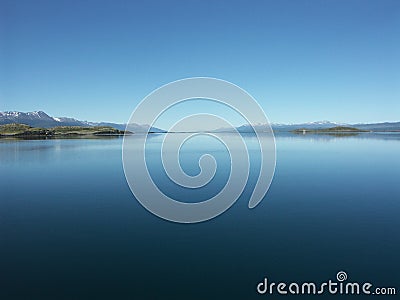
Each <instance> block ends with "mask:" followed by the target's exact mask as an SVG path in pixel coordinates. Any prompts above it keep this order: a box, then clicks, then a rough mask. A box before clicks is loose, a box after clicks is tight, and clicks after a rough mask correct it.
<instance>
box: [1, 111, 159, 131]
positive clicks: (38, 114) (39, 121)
mask: <svg viewBox="0 0 400 300" xmlns="http://www.w3.org/2000/svg"><path fill="white" fill-rule="evenodd" d="M11 123H19V124H26V125H29V126H32V127H42V128H51V127H56V126H85V127H87V126H90V127H91V126H110V127H113V128H115V129H118V130H125V128H126V124H118V123H108V122H88V121H80V120H77V119H74V118H67V117H58V118H57V117H51V116H49V115H48V114H46V113H45V112H43V111H33V112H26V113H24V112H19V111H5V112H0V125H4V124H11ZM149 127H150V126H149V125H145V124H135V123H133V124H129V126H128V130H129V131H131V132H135V133H144V132H147V131H148V130H149ZM149 131H150V132H160V133H161V132H165V131H164V130H162V129H159V128H156V127H151V128H150V130H149Z"/></svg>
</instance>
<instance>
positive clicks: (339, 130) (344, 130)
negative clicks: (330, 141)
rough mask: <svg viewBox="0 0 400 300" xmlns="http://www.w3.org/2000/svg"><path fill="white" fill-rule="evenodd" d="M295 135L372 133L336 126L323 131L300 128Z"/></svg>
mask: <svg viewBox="0 0 400 300" xmlns="http://www.w3.org/2000/svg"><path fill="white" fill-rule="evenodd" d="M292 132H293V133H297V134H299V133H302V134H306V133H328V134H340V133H344V134H345V133H361V132H370V131H368V130H362V129H358V128H355V127H347V126H336V127H330V128H321V129H307V128H299V129H295V130H292Z"/></svg>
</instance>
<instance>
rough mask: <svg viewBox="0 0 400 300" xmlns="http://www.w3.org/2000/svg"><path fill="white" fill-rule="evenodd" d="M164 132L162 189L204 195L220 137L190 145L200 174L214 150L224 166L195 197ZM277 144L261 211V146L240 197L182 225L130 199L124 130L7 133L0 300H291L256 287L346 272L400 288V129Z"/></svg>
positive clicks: (189, 167) (218, 180) (189, 157)
mask: <svg viewBox="0 0 400 300" xmlns="http://www.w3.org/2000/svg"><path fill="white" fill-rule="evenodd" d="M133 138H134V137H133ZM160 141H161V136H153V137H152V138H151V141H150V144H151V145H150V147H149V148H150V152H151V153H150V154H149V155H152V157H153V158H154V159H152V160H151V163H150V171H151V172H152V174H153V176H155V178H156V179H157V180H159V182H161V186H160V188H161V189H163V191H164V192H165V193H167V194H170V195H174V196H175V197H177V198H179V199H180V200H181V201H185V200H187V199H189V198H190V199H191V201H194V200H196V201H199V200H203V199H204V198H205V197H208V196H209V195H211V194H213V193H215V192H216V191H217V190H218V189H219V188H220V187H221V186H223V185H224V180H226V178H227V176H228V175H229V174H228V172H227V170H228V166H229V165H228V164H226V161H227V153H226V152H225V149H224V148H223V146H222V145H220V144H218V143H214V142H209V143H208V142H207V143H206V142H205V141H204V140H201V139H200V140H197V141H196V140H193V141H191V142H189V143H188V144H187V145H186V146H184V147H183V148H182V164H183V169H184V170H185V171H186V172H187V173H188V174H191V175H195V174H196V173H197V172H198V165H197V163H196V162H197V158H198V157H199V156H200V155H201V154H203V153H204V152H203V151H204V150H205V149H206V148H210V147H211V152H212V153H213V154H214V155H215V156H216V158H217V160H221V161H222V163H220V164H219V167H218V171H217V174H216V177H215V182H213V183H211V184H210V186H209V187H208V189H207V190H205V191H203V193H201V194H199V195H197V196H196V195H195V194H193V191H190V190H187V189H183V188H177V187H174V186H173V185H172V184H171V182H169V181H168V180H167V179H166V178H165V174H164V173H163V172H162V171H161V170H160V169H161V168H159V167H160V165H159V163H160V161H159V160H158V159H157V157H158V156H157V155H156V154H157V149H158V148H159V146H160ZM247 142H248V145H249V148H250V152H254V153H256V152H255V151H254V150H255V148H254V144H255V140H254V139H253V138H252V137H247ZM276 142H277V167H276V173H275V177H274V180H273V183H272V185H271V188H270V190H269V192H268V194H267V196H266V198H265V199H264V200H263V201H262V202H261V204H260V205H259V206H257V207H256V208H255V209H253V210H249V209H248V208H247V202H248V200H247V199H248V197H249V195H250V192H251V189H252V186H253V185H254V183H255V178H256V175H257V170H258V167H257V161H258V159H259V157H258V156H257V155H256V154H254V153H253V154H254V155H252V157H251V159H252V170H251V173H250V181H249V183H248V186H247V187H246V189H245V191H244V193H243V195H242V197H241V198H239V200H238V201H237V202H236V204H235V205H234V206H233V207H232V208H230V209H229V210H228V211H227V212H225V213H224V214H222V215H221V216H219V217H217V218H215V219H213V220H211V221H208V222H204V223H200V224H191V225H182V224H175V223H172V222H168V221H164V220H162V219H159V218H157V217H155V216H154V215H152V214H151V213H149V212H147V211H146V210H145V209H144V208H142V206H141V205H140V204H139V203H138V202H137V201H136V200H135V199H134V197H133V195H132V194H131V191H130V190H129V188H128V185H127V183H126V181H125V177H124V173H123V169H122V162H121V143H122V139H121V138H108V139H64V140H35V141H25V140H20V141H15V140H4V139H3V140H0V165H1V173H0V191H1V193H0V195H1V196H0V197H1V198H0V299H222V298H230V299H252V298H256V299H257V298H258V299H260V298H270V299H271V298H279V299H283V298H285V297H284V296H272V297H271V296H266V295H264V296H260V295H258V294H257V293H256V285H257V283H258V282H260V281H261V280H263V278H264V277H268V279H269V280H271V281H275V282H279V281H285V282H300V283H301V282H304V281H315V282H317V283H318V282H323V281H327V280H329V279H334V278H335V276H336V273H337V272H338V271H340V270H344V271H346V272H347V274H348V276H349V280H351V281H360V282H365V281H369V282H371V283H373V284H374V285H375V286H394V287H397V291H398V292H400V291H399V289H400V286H399V285H398V284H399V282H400V272H399V267H400V263H399V262H400V260H399V253H400V234H399V228H400V218H399V215H400V183H399V178H400V156H399V154H400V135H396V134H386V135H384V134H381V135H372V134H364V135H359V136H354V137H334V136H308V135H307V136H296V135H291V134H281V135H277V138H276ZM205 145H207V147H205ZM287 297H289V298H297V297H295V296H287ZM325 297H326V296H325ZM361 297H362V296H361ZM308 298H309V297H308ZM314 298H318V297H316V296H314ZM336 298H339V299H340V298H343V299H345V298H346V299H348V298H349V297H348V296H341V297H340V296H336ZM378 298H379V297H378ZM391 298H392V299H393V298H396V297H391ZM358 299H360V297H358Z"/></svg>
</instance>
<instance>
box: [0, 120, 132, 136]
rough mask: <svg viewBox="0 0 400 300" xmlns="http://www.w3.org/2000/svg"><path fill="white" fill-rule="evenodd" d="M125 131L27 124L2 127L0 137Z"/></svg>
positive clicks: (90, 134) (120, 133)
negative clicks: (39, 126)
mask: <svg viewBox="0 0 400 300" xmlns="http://www.w3.org/2000/svg"><path fill="white" fill-rule="evenodd" d="M125 133H128V132H125V131H123V130H118V129H115V128H113V127H110V126H94V127H81V126H56V127H52V128H37V127H31V126H29V125H25V124H17V123H13V124H6V125H0V137H32V138H36V137H39V138H40V137H46V138H47V137H49V138H51V137H86V136H101V135H123V134H125Z"/></svg>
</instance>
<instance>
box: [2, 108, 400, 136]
mask: <svg viewBox="0 0 400 300" xmlns="http://www.w3.org/2000/svg"><path fill="white" fill-rule="evenodd" d="M11 123H20V124H26V125H29V126H32V127H44V128H50V127H54V126H111V127H114V128H116V129H118V130H125V128H126V124H117V123H107V122H88V121H80V120H77V119H74V118H68V117H51V116H49V115H48V114H46V113H45V112H43V111H33V112H26V113H24V112H19V111H4V112H0V125H3V124H11ZM335 126H350V127H355V128H358V129H363V130H372V131H400V122H384V123H366V124H345V123H336V122H331V121H326V120H324V121H316V122H308V123H299V124H282V123H272V124H271V127H272V129H273V130H274V131H291V130H295V129H300V128H304V129H324V128H330V127H335ZM149 127H150V126H149V125H143V124H129V126H128V130H129V131H131V132H136V133H144V132H148V130H149V131H151V132H158V133H161V132H166V131H165V130H163V129H159V128H155V127H151V128H150V129H149ZM253 127H254V129H255V130H256V131H258V132H262V131H265V124H256V125H254V126H253ZM230 130H231V129H225V128H220V129H217V130H215V131H216V132H223V131H230ZM237 130H238V131H239V132H252V131H253V130H252V128H251V126H250V125H242V126H239V127H237Z"/></svg>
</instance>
